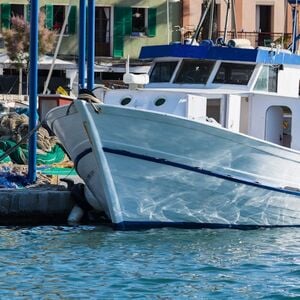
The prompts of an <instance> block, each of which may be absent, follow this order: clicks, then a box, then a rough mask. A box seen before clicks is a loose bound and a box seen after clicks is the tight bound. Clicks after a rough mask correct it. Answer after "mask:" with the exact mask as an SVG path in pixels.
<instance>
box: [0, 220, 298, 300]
mask: <svg viewBox="0 0 300 300" xmlns="http://www.w3.org/2000/svg"><path fill="white" fill-rule="evenodd" d="M299 248H300V229H295V228H289V229H272V230H252V231H239V230H178V229H161V230H148V231H137V232H134V231H133V232H115V231H112V230H111V229H110V228H107V227H93V226H79V227H59V226H45V227H35V228H1V234H0V255H1V260H0V296H1V299H2V298H3V299H4V298H7V299H79V298H80V299H126V298H127V299H128V298H130V299H225V298H226V299H227V298H228V299H293V298H295V299H296V298H297V297H300V289H299V287H298V285H299V284H298V283H299V275H300V251H299Z"/></svg>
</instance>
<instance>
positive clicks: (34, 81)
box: [28, 0, 39, 183]
mask: <svg viewBox="0 0 300 300" xmlns="http://www.w3.org/2000/svg"><path fill="white" fill-rule="evenodd" d="M38 15H39V1H38V0H31V10H30V62H29V132H31V130H33V129H34V128H35V127H36V125H37V85H38V65H37V62H38ZM36 148H37V134H36V132H33V134H31V136H30V138H29V152H28V180H29V182H30V183H33V182H35V181H36V152H37V149H36Z"/></svg>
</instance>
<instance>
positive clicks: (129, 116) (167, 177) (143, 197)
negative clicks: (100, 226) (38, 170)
mask: <svg viewBox="0 0 300 300" xmlns="http://www.w3.org/2000/svg"><path fill="white" fill-rule="evenodd" d="M140 57H141V58H142V59H143V58H144V59H149V58H152V59H153V65H152V68H151V70H150V74H149V75H150V83H149V84H147V85H146V86H145V88H140V87H139V84H141V83H145V81H144V79H145V77H142V79H141V78H140V76H136V75H133V74H128V73H127V74H125V76H124V77H125V78H124V79H125V81H126V82H127V83H129V85H130V88H129V89H123V90H110V91H107V92H106V93H105V94H104V95H103V99H102V100H103V103H92V102H89V101H86V100H83V99H80V98H81V97H79V98H78V99H77V100H75V101H74V102H73V104H72V105H70V106H64V107H58V108H55V109H53V110H51V111H50V112H49V113H48V114H47V124H48V126H49V127H50V128H51V129H52V130H53V132H54V133H55V134H56V135H57V136H58V138H59V139H60V140H61V142H62V143H63V145H64V147H65V149H66V150H67V152H68V153H69V155H70V157H71V158H72V160H73V161H74V163H75V166H76V169H77V172H78V174H79V175H80V176H81V177H82V179H83V180H84V182H85V184H86V186H87V187H88V189H89V190H90V192H91V193H92V194H93V197H91V198H90V200H89V201H90V204H91V205H92V206H93V207H94V208H95V209H99V210H104V211H105V213H106V215H107V216H108V218H109V219H110V220H111V222H112V224H113V225H114V227H115V228H116V229H135V228H150V227H163V226H174V227H186V228H198V227H231V228H256V227H259V226H270V227H273V226H299V225H300V152H299V149H300V135H299V134H297V133H298V132H299V130H300V106H299V82H300V57H299V56H298V55H296V54H293V53H291V52H290V51H288V50H281V49H280V48H279V47H277V48H276V47H273V48H256V49H253V48H252V49H251V48H239V47H228V46H219V45H213V44H211V43H208V42H206V41H204V42H203V43H202V44H200V45H182V44H175V45H167V46H149V47H144V48H143V49H142V51H141V56H140Z"/></svg>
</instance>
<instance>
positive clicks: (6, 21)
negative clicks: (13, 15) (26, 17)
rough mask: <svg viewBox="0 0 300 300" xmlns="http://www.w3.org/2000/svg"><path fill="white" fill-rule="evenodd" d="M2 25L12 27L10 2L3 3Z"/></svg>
mask: <svg viewBox="0 0 300 300" xmlns="http://www.w3.org/2000/svg"><path fill="white" fill-rule="evenodd" d="M1 27H2V29H4V28H6V29H8V28H10V4H6V3H3V4H1Z"/></svg>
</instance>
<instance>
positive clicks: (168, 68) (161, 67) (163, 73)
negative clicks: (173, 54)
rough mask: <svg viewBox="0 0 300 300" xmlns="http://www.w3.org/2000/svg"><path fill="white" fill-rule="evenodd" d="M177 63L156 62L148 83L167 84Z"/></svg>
mask: <svg viewBox="0 0 300 300" xmlns="http://www.w3.org/2000/svg"><path fill="white" fill-rule="evenodd" d="M177 63H178V62H177V61H161V62H156V63H155V65H154V67H153V69H152V72H151V74H150V82H169V81H170V80H171V78H172V75H173V73H174V70H175V68H176V66H177Z"/></svg>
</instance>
